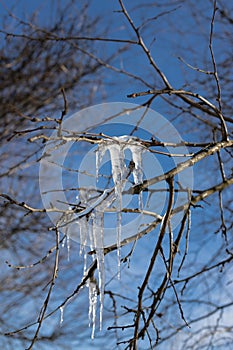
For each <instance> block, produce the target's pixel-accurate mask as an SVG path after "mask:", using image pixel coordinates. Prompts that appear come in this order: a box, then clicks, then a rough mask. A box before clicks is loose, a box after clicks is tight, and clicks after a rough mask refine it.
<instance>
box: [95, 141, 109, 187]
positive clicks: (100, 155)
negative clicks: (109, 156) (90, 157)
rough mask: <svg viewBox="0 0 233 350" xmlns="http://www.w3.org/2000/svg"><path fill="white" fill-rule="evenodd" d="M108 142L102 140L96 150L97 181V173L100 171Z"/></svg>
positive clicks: (97, 175) (97, 174)
mask: <svg viewBox="0 0 233 350" xmlns="http://www.w3.org/2000/svg"><path fill="white" fill-rule="evenodd" d="M108 145H109V141H106V140H102V142H100V144H99V145H98V149H97V151H96V179H97V181H98V177H99V171H100V165H101V161H102V159H103V156H104V155H105V153H106V151H107V150H108Z"/></svg>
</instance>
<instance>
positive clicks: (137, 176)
mask: <svg viewBox="0 0 233 350" xmlns="http://www.w3.org/2000/svg"><path fill="white" fill-rule="evenodd" d="M129 149H130V151H131V154H132V158H133V162H134V170H133V178H134V183H135V185H138V184H140V183H142V181H143V171H142V153H143V151H144V148H143V147H142V146H141V145H137V144H132V145H130V144H129ZM138 203H139V209H140V210H142V209H143V198H142V192H140V193H139V196H138Z"/></svg>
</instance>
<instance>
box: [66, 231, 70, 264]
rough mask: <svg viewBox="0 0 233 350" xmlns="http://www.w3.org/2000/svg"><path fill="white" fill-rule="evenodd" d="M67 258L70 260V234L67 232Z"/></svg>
mask: <svg viewBox="0 0 233 350" xmlns="http://www.w3.org/2000/svg"><path fill="white" fill-rule="evenodd" d="M66 246H67V260H68V261H70V235H69V233H68V232H67V233H66Z"/></svg>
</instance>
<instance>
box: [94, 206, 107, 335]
mask: <svg viewBox="0 0 233 350" xmlns="http://www.w3.org/2000/svg"><path fill="white" fill-rule="evenodd" d="M93 238H94V245H95V251H96V259H97V270H98V279H99V293H100V296H99V300H100V330H101V329H102V319H103V306H104V286H105V268H104V213H103V212H101V211H97V212H95V216H94V219H93Z"/></svg>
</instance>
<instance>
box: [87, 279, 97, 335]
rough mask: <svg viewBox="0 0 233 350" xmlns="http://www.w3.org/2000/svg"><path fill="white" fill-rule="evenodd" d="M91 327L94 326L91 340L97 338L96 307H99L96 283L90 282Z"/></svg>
mask: <svg viewBox="0 0 233 350" xmlns="http://www.w3.org/2000/svg"><path fill="white" fill-rule="evenodd" d="M88 287H89V314H88V316H89V327H90V326H91V324H92V332H91V339H94V337H95V324H96V306H97V286H96V283H95V281H91V280H89V283H88Z"/></svg>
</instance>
